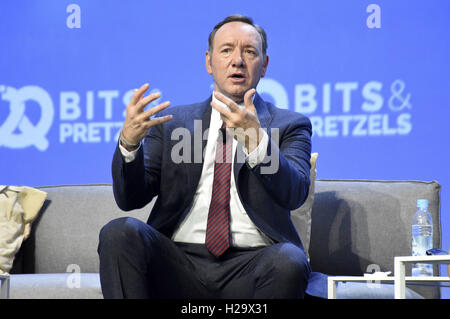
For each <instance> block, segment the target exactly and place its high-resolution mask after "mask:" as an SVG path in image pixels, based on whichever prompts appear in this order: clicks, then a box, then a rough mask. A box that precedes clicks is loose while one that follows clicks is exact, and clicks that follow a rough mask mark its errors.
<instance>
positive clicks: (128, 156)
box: [119, 143, 141, 163]
mask: <svg viewBox="0 0 450 319" xmlns="http://www.w3.org/2000/svg"><path fill="white" fill-rule="evenodd" d="M140 147H141V145H139V147H138V148H137V149H135V150H132V151H128V150H127V149H126V148H125V147H123V146H122V145H120V143H119V149H120V153H121V154H122V156H123V159H124V161H125V163H130V162H132V161H134V160H135V159H136V154H137V151H138V150H139V148H140Z"/></svg>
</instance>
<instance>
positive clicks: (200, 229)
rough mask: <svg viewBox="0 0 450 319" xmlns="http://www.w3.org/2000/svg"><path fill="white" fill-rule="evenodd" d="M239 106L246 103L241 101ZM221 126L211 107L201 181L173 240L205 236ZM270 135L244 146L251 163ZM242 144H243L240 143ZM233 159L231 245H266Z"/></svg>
mask: <svg viewBox="0 0 450 319" xmlns="http://www.w3.org/2000/svg"><path fill="white" fill-rule="evenodd" d="M213 100H214V101H216V102H217V103H218V104H219V105H222V106H224V107H225V108H226V106H225V105H224V104H222V103H221V102H220V101H218V100H217V99H216V98H215V97H214V94H213ZM240 107H245V106H243V105H240ZM221 126H222V119H221V117H220V113H219V112H218V111H217V110H216V109H214V108H212V110H211V122H210V127H209V132H208V139H207V142H206V150H205V153H204V154H205V157H204V160H203V169H202V173H201V176H200V181H199V184H198V187H197V190H196V192H195V195H194V199H193V204H192V207H191V209H190V211H189V212H188V213H187V215H186V217H185V218H184V220H183V221H181V223H180V224H179V226H178V228H177V229H176V230H175V232H174V234H173V236H172V240H173V241H176V242H185V243H197V244H204V243H205V237H206V225H207V221H208V212H209V205H210V203H211V197H212V185H213V180H214V160H215V155H216V145H217V139H218V138H219V130H220V128H221ZM268 142H269V138H268V136H267V133H266V132H264V133H263V137H262V139H261V141H260V143H259V145H258V147H257V148H256V149H255V150H253V152H251V153H250V154H248V153H247V151H246V149H245V147H244V148H243V151H244V154H245V155H246V161H247V163H248V164H249V165H250V167H254V166H256V165H258V164H259V163H261V162H262V161H263V159H264V157H265V155H266V150H267V145H268ZM239 145H242V144H239ZM237 146H238V143H237V141H236V139H233V158H234V156H235V154H236V149H237ZM119 147H120V150H121V153H122V155H123V156H124V159H125V161H126V162H130V161H133V160H134V159H135V157H136V153H137V150H135V151H132V152H128V151H127V150H126V149H125V148H124V147H122V146H121V145H120V144H119ZM233 168H234V161H233V164H232V168H231V185H230V186H231V187H230V230H231V238H232V246H236V247H257V246H266V245H269V244H271V243H272V241H271V240H270V238H268V237H267V236H266V235H265V234H263V233H262V232H261V231H260V230H259V229H258V228H257V227H256V225H255V224H254V223H253V222H252V220H251V219H250V218H249V217H248V215H247V213H246V212H245V209H244V207H243V206H242V203H241V201H240V199H239V195H238V193H237V188H236V181H235V180H234V174H233Z"/></svg>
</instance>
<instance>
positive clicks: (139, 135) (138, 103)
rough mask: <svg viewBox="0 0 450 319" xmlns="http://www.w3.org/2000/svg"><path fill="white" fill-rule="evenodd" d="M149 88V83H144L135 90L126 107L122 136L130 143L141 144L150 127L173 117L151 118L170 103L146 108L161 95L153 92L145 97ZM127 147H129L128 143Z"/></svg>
mask: <svg viewBox="0 0 450 319" xmlns="http://www.w3.org/2000/svg"><path fill="white" fill-rule="evenodd" d="M148 88H149V85H148V84H144V85H143V86H141V87H140V88H139V89H138V90H136V89H135V90H134V94H133V96H132V97H131V100H130V103H129V104H128V105H127V108H126V116H125V122H124V124H123V128H122V136H123V138H124V139H125V140H126V141H127V142H128V143H129V144H139V142H140V141H142V139H143V138H144V137H145V135H146V134H147V131H148V129H149V128H150V127H152V126H155V125H157V124H161V123H164V122H167V121H170V120H171V119H172V115H167V116H163V117H155V118H151V116H153V115H155V114H156V113H158V112H160V111H162V110H164V109H165V108H167V107H168V106H169V105H170V102H168V101H166V102H164V103H161V104H159V105H157V106H154V107H152V108H150V109H148V110H144V109H145V107H146V106H147V104H149V103H151V102H153V101H154V100H156V99H158V98H159V97H160V96H161V93H153V94H150V95H149V96H146V97H144V93H145V91H147V90H148ZM123 146H125V148H127V146H126V145H123Z"/></svg>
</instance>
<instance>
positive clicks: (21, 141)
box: [0, 85, 54, 151]
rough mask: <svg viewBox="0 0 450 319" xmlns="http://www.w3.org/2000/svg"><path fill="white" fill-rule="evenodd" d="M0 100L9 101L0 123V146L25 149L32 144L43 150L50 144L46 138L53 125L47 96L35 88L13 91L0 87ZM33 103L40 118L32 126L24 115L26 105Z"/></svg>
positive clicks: (51, 106) (27, 87) (13, 89)
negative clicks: (29, 102) (39, 110)
mask: <svg viewBox="0 0 450 319" xmlns="http://www.w3.org/2000/svg"><path fill="white" fill-rule="evenodd" d="M0 98H1V99H2V100H4V101H7V102H9V115H8V116H7V117H6V120H5V121H4V122H3V123H0V146H6V147H10V148H25V147H28V146H32V145H34V146H35V147H36V148H37V149H38V150H40V151H45V150H46V149H47V148H48V145H49V142H48V140H47V138H46V135H47V133H48V131H49V129H50V127H51V126H52V122H53V114H54V110H53V102H52V99H51V97H50V95H49V94H48V93H47V92H46V91H45V90H44V89H42V88H40V87H37V86H24V87H22V88H20V89H15V88H13V87H10V86H4V85H0ZM30 100H31V101H35V102H36V103H37V104H38V105H39V106H40V109H41V118H40V120H39V122H38V123H36V124H33V123H32V122H31V121H30V119H29V118H28V117H27V116H26V114H25V111H26V107H25V102H26V101H30Z"/></svg>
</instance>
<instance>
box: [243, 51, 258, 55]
mask: <svg viewBox="0 0 450 319" xmlns="http://www.w3.org/2000/svg"><path fill="white" fill-rule="evenodd" d="M245 52H247V54H250V55H256V52H255V51H254V50H246V51H245Z"/></svg>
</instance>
